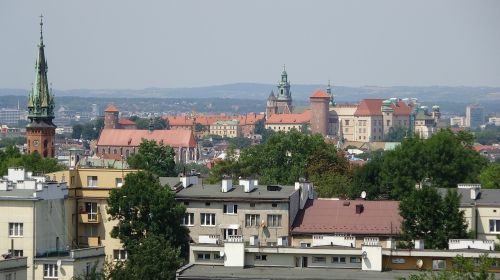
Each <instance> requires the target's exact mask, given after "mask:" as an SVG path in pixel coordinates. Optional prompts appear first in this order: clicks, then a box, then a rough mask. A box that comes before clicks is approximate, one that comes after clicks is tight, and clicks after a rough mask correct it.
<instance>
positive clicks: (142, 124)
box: [129, 116, 170, 130]
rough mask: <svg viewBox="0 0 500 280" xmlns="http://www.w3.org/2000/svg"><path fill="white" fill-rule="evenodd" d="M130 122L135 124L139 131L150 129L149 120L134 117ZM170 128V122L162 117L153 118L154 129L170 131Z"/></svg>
mask: <svg viewBox="0 0 500 280" xmlns="http://www.w3.org/2000/svg"><path fill="white" fill-rule="evenodd" d="M129 120H131V121H133V122H135V126H136V127H137V129H149V124H150V123H151V120H150V119H148V118H140V117H138V116H132V117H130V118H129ZM169 127H170V126H169V124H168V121H167V120H166V119H164V118H162V117H154V118H153V129H157V130H159V129H168V128H169Z"/></svg>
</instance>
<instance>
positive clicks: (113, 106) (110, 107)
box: [104, 104, 118, 112]
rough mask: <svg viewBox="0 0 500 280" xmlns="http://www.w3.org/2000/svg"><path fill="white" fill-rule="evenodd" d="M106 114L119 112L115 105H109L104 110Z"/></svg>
mask: <svg viewBox="0 0 500 280" xmlns="http://www.w3.org/2000/svg"><path fill="white" fill-rule="evenodd" d="M104 112H118V109H117V108H116V106H115V105H113V104H109V105H108V108H106V110H104Z"/></svg>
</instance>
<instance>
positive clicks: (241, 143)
mask: <svg viewBox="0 0 500 280" xmlns="http://www.w3.org/2000/svg"><path fill="white" fill-rule="evenodd" d="M227 141H228V142H229V144H230V145H233V146H234V147H236V148H237V149H243V148H246V147H248V146H250V145H252V140H251V139H250V138H245V137H234V138H229V139H227Z"/></svg>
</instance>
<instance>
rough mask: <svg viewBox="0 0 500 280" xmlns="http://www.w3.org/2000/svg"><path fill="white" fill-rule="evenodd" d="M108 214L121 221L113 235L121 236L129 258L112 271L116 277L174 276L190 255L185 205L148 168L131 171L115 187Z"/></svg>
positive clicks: (146, 277)
mask: <svg viewBox="0 0 500 280" xmlns="http://www.w3.org/2000/svg"><path fill="white" fill-rule="evenodd" d="M108 213H109V215H110V216H111V219H113V220H116V221H118V224H117V225H116V226H115V227H113V229H112V231H111V236H112V237H114V238H119V239H120V240H121V242H122V243H123V247H124V249H125V250H127V251H128V252H129V258H128V260H127V261H126V262H125V264H124V265H118V266H116V267H114V269H113V271H111V273H110V274H111V275H112V278H113V279H175V271H176V269H177V268H179V267H180V265H181V264H182V263H183V259H185V258H186V257H187V256H188V245H189V244H188V242H189V236H188V229H187V228H186V227H184V226H182V225H181V221H182V218H184V214H185V207H184V205H182V204H179V203H178V202H176V200H175V194H174V192H173V191H171V190H170V188H169V187H162V186H161V185H160V183H159V181H158V178H157V177H156V176H155V175H154V174H152V173H150V172H147V171H139V172H137V173H129V174H127V176H126V177H125V183H124V185H123V187H121V188H117V189H113V190H112V191H111V193H110V196H109V199H108Z"/></svg>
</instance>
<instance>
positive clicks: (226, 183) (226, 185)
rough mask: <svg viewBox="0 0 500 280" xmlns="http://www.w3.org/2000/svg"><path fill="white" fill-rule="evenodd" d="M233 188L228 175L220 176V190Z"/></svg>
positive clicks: (225, 190)
mask: <svg viewBox="0 0 500 280" xmlns="http://www.w3.org/2000/svg"><path fill="white" fill-rule="evenodd" d="M232 188H233V179H232V178H229V177H223V178H222V188H221V191H222V192H228V191H230V190H231V189H232Z"/></svg>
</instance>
